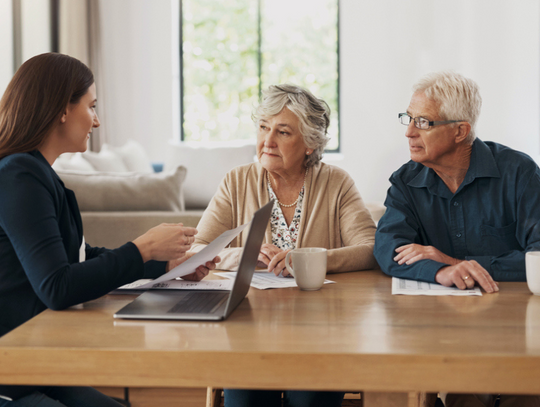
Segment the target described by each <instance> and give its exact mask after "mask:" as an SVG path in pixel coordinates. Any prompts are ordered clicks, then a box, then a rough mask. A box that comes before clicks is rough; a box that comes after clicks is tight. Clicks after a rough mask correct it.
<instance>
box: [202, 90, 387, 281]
mask: <svg viewBox="0 0 540 407" xmlns="http://www.w3.org/2000/svg"><path fill="white" fill-rule="evenodd" d="M253 119H254V121H255V123H256V126H257V158H258V161H259V162H258V163H252V164H248V165H244V166H240V167H237V168H234V169H233V170H232V171H230V172H229V173H228V174H227V175H226V176H225V178H224V179H223V181H222V183H221V185H220V186H219V189H218V191H217V193H216V194H215V196H214V197H213V199H212V201H211V202H210V204H209V206H208V208H207V209H206V211H205V213H204V215H203V217H202V219H201V221H200V223H199V225H198V226H197V229H198V231H199V233H198V234H197V236H196V240H195V243H194V244H193V249H192V250H195V251H197V250H201V249H202V248H203V247H204V246H205V245H207V244H209V243H210V242H211V241H212V240H214V239H215V238H216V237H218V236H219V235H220V234H221V233H223V232H224V231H225V230H228V229H233V228H235V227H237V226H239V225H242V224H244V223H246V222H249V221H250V220H251V218H252V216H253V213H254V212H255V211H256V210H257V209H259V208H260V207H262V206H263V205H264V204H266V203H267V202H268V201H269V200H270V199H274V208H273V212H272V216H271V222H270V225H269V226H268V229H267V231H266V235H265V242H264V243H263V245H262V247H261V251H260V254H259V265H260V266H261V267H267V268H268V271H269V272H274V273H275V274H280V273H282V275H284V276H287V275H288V272H287V270H286V268H285V255H286V254H287V252H288V251H290V250H292V249H295V248H299V247H324V248H326V249H328V266H327V267H328V272H330V273H332V272H334V273H336V272H345V271H356V270H365V269H373V268H375V267H377V263H376V262H375V259H374V257H373V245H374V236H375V223H374V221H373V219H372V217H371V214H370V212H369V210H368V209H367V208H366V206H365V205H364V202H363V201H362V198H361V197H360V194H359V193H358V190H357V189H356V187H355V185H354V181H353V180H352V179H351V177H350V176H349V175H348V174H347V173H346V172H345V171H343V170H342V169H340V168H337V167H334V166H332V165H328V164H325V163H322V162H321V158H322V154H323V152H324V147H325V145H326V143H327V141H328V138H327V137H326V133H327V129H328V125H329V123H330V109H329V107H328V105H327V104H326V103H325V102H324V101H323V100H321V99H317V98H316V97H315V96H313V94H311V92H309V91H308V90H306V89H303V88H301V87H298V86H294V85H279V86H270V87H269V88H268V89H267V90H266V91H265V92H264V98H263V101H262V103H261V104H260V106H258V108H257V109H256V111H255V113H254V115H253ZM246 238H247V234H245V233H242V234H241V235H240V236H239V237H237V238H236V239H235V240H233V242H232V243H231V245H230V247H229V248H227V249H224V250H223V251H222V252H221V253H220V257H221V259H222V262H221V263H220V264H219V268H220V269H235V268H236V267H237V266H238V263H239V258H240V255H241V252H242V247H243V246H244V244H245V239H246Z"/></svg>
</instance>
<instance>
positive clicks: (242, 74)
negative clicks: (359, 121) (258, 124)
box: [180, 0, 339, 151]
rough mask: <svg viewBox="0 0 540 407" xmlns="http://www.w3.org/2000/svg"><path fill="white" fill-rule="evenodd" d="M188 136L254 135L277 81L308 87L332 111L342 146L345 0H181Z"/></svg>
mask: <svg viewBox="0 0 540 407" xmlns="http://www.w3.org/2000/svg"><path fill="white" fill-rule="evenodd" d="M180 15H181V33H182V34H181V36H182V38H181V43H182V47H181V58H180V61H181V68H180V69H181V90H182V94H181V111H182V114H183V118H182V119H183V123H182V140H184V141H202V142H215V141H222V142H223V141H232V140H253V138H254V136H255V127H254V126H253V122H252V120H251V114H252V111H253V109H254V107H255V106H256V105H257V104H258V103H259V100H260V97H261V91H262V90H263V89H265V88H266V87H268V86H269V85H271V84H279V83H293V84H296V85H300V86H304V87H306V88H308V89H309V90H310V91H311V92H313V93H314V94H315V95H316V96H318V97H320V98H322V99H324V100H325V101H326V102H327V103H328V104H329V106H330V108H331V110H332V117H331V125H330V129H329V136H330V137H331V141H330V143H329V144H328V147H327V148H328V150H329V151H339V121H338V120H339V115H338V113H339V97H338V96H339V95H338V87H339V82H338V81H339V77H338V68H339V67H338V63H339V60H338V0H310V1H309V2H306V1H299V0H234V1H233V0H182V5H181V12H180Z"/></svg>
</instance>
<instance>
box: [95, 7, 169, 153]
mask: <svg viewBox="0 0 540 407" xmlns="http://www.w3.org/2000/svg"><path fill="white" fill-rule="evenodd" d="M171 10H172V6H171V1H166V0H159V1H154V0H114V1H110V0H101V1H100V18H101V27H102V29H103V31H102V45H103V61H104V73H105V76H106V88H107V93H106V94H105V95H98V103H100V102H99V100H101V99H103V103H104V104H105V108H106V110H107V127H106V128H107V137H108V139H109V141H110V143H111V144H113V145H122V144H123V143H125V142H126V141H127V140H128V139H135V140H137V141H139V142H141V143H143V145H145V147H146V149H147V152H148V154H149V155H150V157H151V158H152V159H154V160H160V159H163V157H164V155H165V151H166V148H167V146H168V141H169V139H171V138H172V132H173V120H174V119H173V115H174V114H173V104H172V100H173V73H172V66H173V65H172V64H173V59H172V58H173V55H172V53H171V48H172V46H171V43H172V23H171V21H172V16H171Z"/></svg>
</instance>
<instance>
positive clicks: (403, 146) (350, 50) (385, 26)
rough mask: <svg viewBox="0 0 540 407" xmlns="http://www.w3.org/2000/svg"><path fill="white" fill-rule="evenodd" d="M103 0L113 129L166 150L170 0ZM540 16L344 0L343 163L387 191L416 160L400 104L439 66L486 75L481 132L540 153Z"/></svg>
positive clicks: (527, 0)
mask: <svg viewBox="0 0 540 407" xmlns="http://www.w3.org/2000/svg"><path fill="white" fill-rule="evenodd" d="M305 1H306V2H307V1H308V0H305ZM101 7H102V18H103V31H104V32H103V38H104V53H105V54H104V60H105V63H106V67H105V69H106V71H107V72H108V74H107V89H108V94H107V95H105V103H107V105H108V111H109V112H110V113H109V115H108V117H107V120H108V128H107V130H108V134H109V137H111V138H114V140H113V143H114V144H122V143H123V142H124V141H125V140H127V139H128V138H135V139H137V140H139V141H140V142H142V143H143V144H144V145H145V146H146V148H147V150H148V152H149V153H150V155H151V157H152V159H154V160H159V159H163V157H164V156H165V151H166V149H167V148H168V144H167V143H168V141H169V139H171V138H172V134H173V132H174V131H177V128H178V126H177V122H176V121H177V120H178V115H177V111H176V110H175V109H177V107H174V106H173V104H172V103H171V100H172V99H173V94H174V93H173V92H174V91H175V87H177V86H178V85H177V83H175V80H174V78H173V74H172V68H171V67H172V66H173V62H174V60H173V58H174V56H173V55H171V54H172V53H171V49H172V44H173V43H172V38H171V37H172V33H171V32H172V30H173V24H172V23H171V21H172V18H173V17H174V18H175V16H174V15H173V13H174V12H173V11H172V10H173V7H172V5H171V1H165V0H160V1H152V0H115V1H103V0H102V2H101ZM539 17H540V3H539V2H538V0H520V1H519V2H516V1H513V0H452V1H442V0H407V1H405V0H377V1H375V0H341V120H342V122H341V131H342V152H343V160H341V161H337V162H335V163H336V164H338V165H340V166H342V167H343V168H345V169H346V170H347V171H349V173H350V174H351V175H352V176H353V178H354V179H355V181H356V183H357V185H358V188H359V189H360V192H361V193H362V195H363V197H364V199H365V200H367V201H374V200H376V201H383V200H384V197H385V195H386V189H387V187H388V185H389V184H388V181H387V180H388V177H389V176H390V174H391V173H392V172H393V171H394V170H396V169H397V168H398V167H399V166H400V165H401V164H403V163H405V162H406V161H407V160H408V148H407V142H406V140H405V137H404V132H405V128H404V127H403V126H401V125H400V124H399V123H398V121H397V114H398V113H399V112H403V111H405V110H406V109H407V106H408V104H409V99H410V96H411V86H412V84H413V83H414V82H415V81H416V80H418V79H419V78H420V77H421V76H422V75H424V74H426V73H428V72H431V71H436V70H443V69H453V70H455V71H458V72H460V73H462V74H464V75H465V76H468V77H471V78H473V79H475V80H476V81H477V82H478V84H479V85H480V88H481V92H482V96H483V99H484V105H483V109H482V114H481V116H480V120H479V123H478V127H477V134H478V136H479V137H480V138H481V139H484V140H493V141H497V142H500V143H503V144H506V145H509V146H511V147H513V148H516V149H519V150H521V151H525V152H527V153H528V154H530V155H531V156H532V157H533V158H534V159H535V160H537V161H540V145H539V144H540V128H539V120H540V117H539V116H540V115H539V111H540V102H539V94H540V81H539V75H540V69H539V68H540V64H539V56H540V51H539V49H540V29H539V26H540V24H539V21H540V19H539ZM100 97H102V95H98V98H100Z"/></svg>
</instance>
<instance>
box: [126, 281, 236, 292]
mask: <svg viewBox="0 0 540 407" xmlns="http://www.w3.org/2000/svg"><path fill="white" fill-rule="evenodd" d="M154 281H155V280H150V279H142V280H137V281H134V282H133V283H129V284H126V285H123V286H122V287H118V288H117V290H125V291H131V290H135V291H137V290H141V289H142V287H143V286H145V285H147V284H149V283H153V285H152V287H150V288H152V289H162V290H232V286H233V283H234V281H232V280H202V281H187V280H169V281H163V282H161V283H154ZM127 294H129V292H128V293H127Z"/></svg>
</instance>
